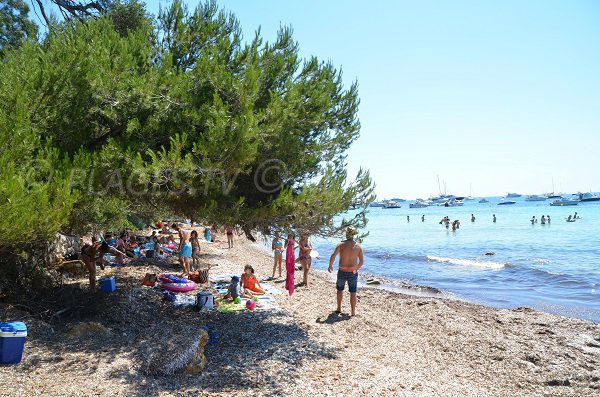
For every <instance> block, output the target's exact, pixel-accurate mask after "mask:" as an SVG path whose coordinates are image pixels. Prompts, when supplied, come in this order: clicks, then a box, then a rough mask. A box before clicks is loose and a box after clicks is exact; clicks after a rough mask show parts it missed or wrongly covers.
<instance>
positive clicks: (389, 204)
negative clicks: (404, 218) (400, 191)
mask: <svg viewBox="0 0 600 397" xmlns="http://www.w3.org/2000/svg"><path fill="white" fill-rule="evenodd" d="M383 208H387V209H391V208H402V206H401V205H400V203H398V202H396V201H392V200H390V201H386V202H385V203H384V204H383Z"/></svg>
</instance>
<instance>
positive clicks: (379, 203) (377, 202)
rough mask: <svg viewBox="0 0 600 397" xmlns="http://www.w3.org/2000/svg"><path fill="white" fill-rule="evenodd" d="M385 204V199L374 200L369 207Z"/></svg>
mask: <svg viewBox="0 0 600 397" xmlns="http://www.w3.org/2000/svg"><path fill="white" fill-rule="evenodd" d="M384 205H385V204H384V203H383V201H373V202H372V203H371V204H369V207H383V206H384Z"/></svg>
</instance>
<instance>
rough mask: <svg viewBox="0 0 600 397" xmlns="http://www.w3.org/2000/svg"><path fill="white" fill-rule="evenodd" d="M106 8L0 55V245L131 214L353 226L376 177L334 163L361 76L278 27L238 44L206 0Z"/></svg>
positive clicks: (260, 227) (333, 231)
mask: <svg viewBox="0 0 600 397" xmlns="http://www.w3.org/2000/svg"><path fill="white" fill-rule="evenodd" d="M115 4H116V6H115V7H114V8H113V9H112V10H111V11H110V12H109V13H108V14H107V15H106V16H105V17H101V18H98V19H88V20H85V21H66V22H64V23H62V24H60V25H55V26H53V27H52V29H51V30H50V31H49V34H48V35H47V36H46V37H45V38H44V40H43V41H42V42H41V43H34V42H27V43H25V44H24V45H22V46H21V47H20V48H19V49H17V50H14V51H10V52H9V53H7V56H6V57H5V59H4V60H3V61H2V62H0V76H2V78H1V79H0V144H1V147H2V149H3V150H1V151H0V176H1V179H0V210H1V211H2V212H1V213H2V216H1V217H0V242H2V244H8V243H11V242H15V243H16V242H21V241H23V240H27V239H30V238H34V237H36V236H38V237H39V236H43V237H45V238H49V237H50V236H52V234H54V233H56V232H57V231H59V230H70V231H78V232H89V231H99V230H103V229H107V228H117V227H123V226H126V225H128V224H129V223H128V220H127V219H128V216H129V219H133V218H132V217H131V215H132V214H138V215H142V216H141V218H139V219H159V218H160V217H161V216H163V215H164V214H172V215H175V216H179V217H185V218H191V219H194V220H205V221H209V222H217V223H220V224H224V223H227V224H235V225H238V226H239V227H241V228H242V229H243V230H244V231H245V232H246V234H247V235H248V236H249V237H253V236H254V235H255V233H257V232H258V233H265V234H266V233H270V232H272V231H274V230H282V231H284V230H295V231H307V232H310V233H311V234H316V235H323V236H332V235H338V234H340V233H341V232H342V230H343V228H344V227H346V226H348V225H353V226H356V227H359V228H360V227H363V226H364V224H365V223H366V217H365V213H366V208H367V206H368V204H369V202H370V201H372V200H373V183H372V181H371V179H370V177H369V174H368V172H364V171H361V172H360V173H359V174H358V175H356V176H354V177H352V178H350V177H349V176H348V175H347V172H346V152H347V149H348V148H349V147H350V145H351V144H352V143H353V142H354V141H355V140H356V139H357V137H358V135H359V131H360V123H359V121H358V118H357V110H358V105H359V99H358V86H357V83H351V84H349V85H347V84H345V83H344V81H343V78H342V73H341V71H340V70H339V69H337V68H335V67H334V66H333V65H332V64H331V63H329V62H322V61H319V60H318V59H316V58H314V57H313V58H309V59H302V58H301V57H300V56H299V54H298V49H299V44H298V43H297V42H296V41H295V40H294V39H293V32H292V30H291V29H290V28H282V29H281V30H280V32H279V33H278V35H277V38H276V39H275V41H274V42H272V43H269V42H266V41H264V39H263V38H262V37H261V33H260V31H257V32H256V34H255V36H254V37H252V38H251V40H249V41H244V38H243V37H242V34H241V29H240V25H239V22H238V20H237V19H236V18H235V17H234V16H233V15H232V14H230V13H227V12H226V11H224V10H222V9H220V8H219V7H218V6H217V4H216V3H215V2H214V1H209V2H207V3H204V4H200V5H199V6H198V7H197V8H196V9H194V10H193V11H190V10H188V9H187V7H186V6H185V5H184V4H183V3H181V2H180V1H178V0H176V1H174V2H173V3H172V4H171V5H170V6H169V7H167V8H166V9H163V10H161V12H160V14H159V15H158V16H157V17H156V18H153V17H151V16H148V15H147V14H146V12H145V10H144V9H143V8H141V6H140V5H139V3H133V6H131V7H130V4H129V3H115ZM6 149H9V150H6ZM351 208H354V209H357V211H354V212H351V213H350V214H352V215H348V216H347V217H346V218H345V219H343V220H342V221H340V220H339V218H337V216H338V215H339V214H340V213H346V212H347V211H348V210H349V209H351ZM136 219H138V218H136Z"/></svg>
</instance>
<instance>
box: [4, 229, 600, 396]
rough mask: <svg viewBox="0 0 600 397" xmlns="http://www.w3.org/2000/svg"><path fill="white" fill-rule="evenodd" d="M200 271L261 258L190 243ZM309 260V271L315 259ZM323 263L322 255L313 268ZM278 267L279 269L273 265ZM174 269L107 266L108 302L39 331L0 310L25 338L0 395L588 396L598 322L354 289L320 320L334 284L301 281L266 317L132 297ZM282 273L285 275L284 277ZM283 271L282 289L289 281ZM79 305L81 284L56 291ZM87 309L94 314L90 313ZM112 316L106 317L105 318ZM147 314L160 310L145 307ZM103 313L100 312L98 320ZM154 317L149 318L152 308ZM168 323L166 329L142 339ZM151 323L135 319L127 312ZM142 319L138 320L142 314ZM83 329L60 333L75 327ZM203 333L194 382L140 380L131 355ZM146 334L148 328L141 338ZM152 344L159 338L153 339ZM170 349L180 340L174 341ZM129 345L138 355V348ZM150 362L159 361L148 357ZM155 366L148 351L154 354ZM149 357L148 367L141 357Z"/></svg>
mask: <svg viewBox="0 0 600 397" xmlns="http://www.w3.org/2000/svg"><path fill="white" fill-rule="evenodd" d="M202 254H203V257H202V261H203V262H204V263H206V264H211V265H212V268H211V271H210V272H211V274H217V273H218V274H232V275H233V274H241V272H242V270H243V267H244V265H247V264H251V265H253V266H254V268H255V269H256V273H257V276H258V277H259V279H263V278H265V277H268V276H270V275H271V270H272V257H271V256H270V255H269V254H268V253H266V252H265V251H264V249H263V247H262V246H261V245H260V244H258V243H251V242H249V241H246V240H244V239H242V238H241V237H238V238H237V239H236V244H235V246H234V248H233V249H228V248H227V244H226V243H225V244H221V245H220V244H203V245H202ZM328 254H329V253H325V252H322V253H321V255H323V258H322V259H321V261H325V260H328ZM325 255H327V258H325ZM284 267H285V264H284ZM164 271H171V272H173V273H176V272H177V268H176V267H175V266H174V265H173V264H172V263H143V264H134V265H131V266H126V267H120V268H110V269H108V270H105V271H104V272H100V275H108V274H111V275H115V277H116V279H117V293H115V294H111V295H113V296H109V297H105V296H100V297H91V298H89V300H86V302H87V303H86V302H84V303H83V304H82V305H85V304H89V305H90V307H93V308H94V309H93V310H91V309H90V310H89V312H85V311H84V312H82V313H79V314H78V315H77V316H72V318H70V317H68V316H65V317H64V318H60V319H56V318H55V319H53V321H48V320H46V321H42V320H40V319H38V318H37V317H35V316H32V315H31V314H29V313H27V312H26V311H23V310H22V308H19V307H16V306H15V305H11V304H1V305H0V316H1V318H2V319H6V318H11V319H19V320H22V321H25V322H26V323H27V324H28V326H29V328H30V332H29V336H28V339H27V342H26V349H25V352H24V357H23V361H22V362H21V363H20V364H17V365H13V366H3V367H0V395H1V396H24V395H27V396H36V395H40V396H132V395H135V396H137V395H139V396H142V395H143V396H150V395H152V396H199V395H200V396H232V395H234V396H507V395H513V396H597V395H598V394H599V393H600V325H599V324H597V323H593V322H589V321H585V320H578V319H573V318H567V317H561V316H558V315H553V314H548V313H543V312H538V311H534V310H532V309H528V308H517V309H513V310H508V309H495V308H490V307H485V306H480V305H475V304H471V303H468V302H463V301H455V300H446V299H440V298H435V297H418V296H411V295H405V294H399V293H395V292H392V291H388V290H384V289H382V288H376V287H370V288H361V289H359V295H358V296H359V302H358V307H357V314H358V315H357V316H356V317H350V316H349V315H348V314H347V313H349V302H348V296H347V295H345V297H344V306H343V313H342V314H341V315H338V314H336V313H334V309H335V287H334V284H333V281H334V275H332V274H328V273H326V272H323V271H318V270H312V271H311V273H310V277H311V278H310V281H311V282H310V288H304V287H299V288H298V289H296V291H295V292H294V294H293V295H292V296H289V295H288V293H287V291H285V290H284V279H283V278H281V279H275V280H273V281H269V285H271V286H272V287H273V288H274V289H277V290H279V291H280V292H281V293H279V294H275V295H273V296H272V297H273V298H274V299H275V301H276V306H277V308H276V309H275V310H269V311H239V312H232V313H220V312H217V311H212V312H209V313H198V312H197V311H193V310H191V309H189V308H171V307H168V302H167V303H165V302H162V301H160V299H159V298H158V296H159V294H158V293H157V292H156V291H154V290H153V289H152V288H149V287H142V286H141V285H140V283H139V280H140V279H141V278H142V277H143V276H144V274H145V273H148V272H150V273H158V272H164ZM284 274H285V268H284ZM301 277H302V275H301V272H296V283H297V284H298V283H299V282H300V281H301ZM69 283H70V285H73V286H76V287H77V288H79V285H81V287H80V289H81V290H82V291H84V292H85V293H86V294H87V291H86V288H87V283H86V278H85V276H82V277H80V278H78V279H73V280H69ZM98 302H100V303H101V304H102V306H100V307H98V305H99V303H98ZM122 307H126V309H122V310H124V311H123V316H127V317H128V318H129V319H127V320H125V319H120V317H119V315H117V313H120V312H119V310H121V309H120V308H122ZM159 307H162V309H160V310H159ZM111 310H113V311H114V312H112V314H111ZM161 310H162V311H161ZM171 311H172V313H173V315H172V318H171V319H167V320H170V324H171V325H170V326H172V327H173V328H172V331H171V332H168V333H166V334H165V335H163V334H162V333H161V332H157V331H156V330H158V329H160V327H162V325H161V324H162V323H161V321H165V319H164V318H160V317H161V316H164V313H171ZM142 312H143V313H152V314H151V315H147V317H144V318H142V317H143V316H142V317H140V318H139V319H136V314H135V313H142ZM145 315H146V314H145ZM82 322H85V323H86V324H95V327H96V328H94V327H92V330H88V331H85V330H84V331H83V332H73V330H74V329H76V328H77V326H78V324H81V323H82ZM204 323H209V324H210V325H211V327H212V328H213V329H214V330H215V332H216V333H217V335H218V342H217V343H215V344H211V345H208V346H207V347H206V349H205V356H206V360H207V365H206V368H205V369H204V371H203V372H202V373H201V374H198V375H189V374H182V373H175V374H172V375H152V376H150V375H147V374H145V373H144V371H143V370H142V369H143V368H144V366H145V365H147V363H144V360H148V357H149V356H148V355H143V354H141V353H140V350H143V348H146V347H144V346H150V349H154V351H155V352H156V350H157V349H161V348H164V346H173V349H174V350H172V351H169V350H168V349H166V350H164V354H163V353H162V352H161V354H160V356H162V357H168V355H169V354H175V353H173V352H176V346H183V345H185V344H186V343H188V342H187V340H186V339H185V338H186V337H187V335H191V334H193V333H194V332H195V329H196V328H199V327H200V326H201V324H204ZM153 327H154V328H153ZM158 334H160V335H158ZM177 338H180V339H177ZM140 346H142V347H143V348H142V347H140ZM159 352H160V350H159ZM154 356H156V354H155V355H154ZM154 356H153V357H154Z"/></svg>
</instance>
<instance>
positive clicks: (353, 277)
mask: <svg viewBox="0 0 600 397" xmlns="http://www.w3.org/2000/svg"><path fill="white" fill-rule="evenodd" d="M346 282H348V291H350V293H352V294H355V293H356V291H357V290H358V272H356V273H353V272H342V271H339V270H338V273H337V282H336V283H335V288H336V289H337V290H338V291H343V290H344V287H345V285H346Z"/></svg>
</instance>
